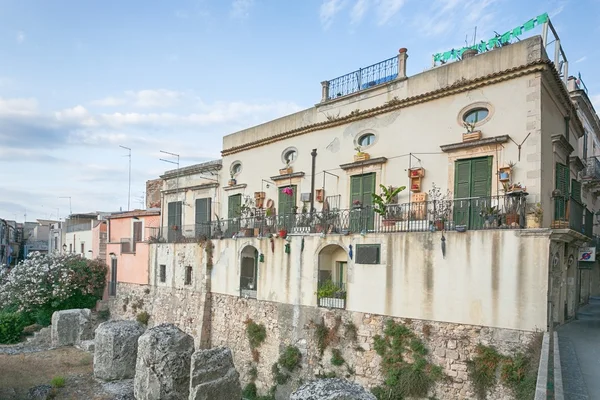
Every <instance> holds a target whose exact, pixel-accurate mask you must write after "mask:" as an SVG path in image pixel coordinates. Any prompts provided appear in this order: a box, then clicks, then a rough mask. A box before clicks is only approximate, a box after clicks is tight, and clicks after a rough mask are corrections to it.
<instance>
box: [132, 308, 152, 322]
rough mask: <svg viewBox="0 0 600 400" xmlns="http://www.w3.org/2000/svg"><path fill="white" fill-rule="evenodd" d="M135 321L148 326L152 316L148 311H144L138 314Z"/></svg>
mask: <svg viewBox="0 0 600 400" xmlns="http://www.w3.org/2000/svg"><path fill="white" fill-rule="evenodd" d="M135 319H136V320H137V322H139V323H140V324H142V325H148V321H150V314H148V313H147V312H146V311H142V312H141V313H138V315H137V316H136V317H135Z"/></svg>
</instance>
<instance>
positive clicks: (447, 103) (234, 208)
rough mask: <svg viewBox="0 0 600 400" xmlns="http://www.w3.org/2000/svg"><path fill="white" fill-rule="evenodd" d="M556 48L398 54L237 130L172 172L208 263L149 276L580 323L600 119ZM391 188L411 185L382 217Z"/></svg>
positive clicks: (239, 289)
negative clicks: (423, 59)
mask: <svg viewBox="0 0 600 400" xmlns="http://www.w3.org/2000/svg"><path fill="white" fill-rule="evenodd" d="M544 48H545V44H544V43H543V39H542V38H541V37H533V38H530V39H526V40H522V41H520V42H517V43H514V44H511V45H510V46H503V47H501V48H498V49H494V50H492V51H489V52H486V53H483V54H479V55H475V56H472V57H467V56H465V57H464V59H463V60H461V61H457V62H454V63H450V64H445V65H441V66H437V67H434V68H432V69H430V70H427V71H425V72H422V73H420V74H417V75H414V76H411V77H407V76H406V63H407V62H408V52H407V51H406V49H400V52H399V53H398V55H397V56H395V57H393V58H391V59H389V60H386V61H384V62H382V63H380V64H376V65H374V66H371V67H368V68H366V69H361V70H359V71H356V72H354V73H350V74H348V75H345V76H342V77H340V78H336V79H333V80H330V81H324V82H323V83H322V88H321V89H322V90H321V101H320V102H319V103H318V104H316V105H315V106H314V107H311V108H309V109H306V110H303V111H300V112H298V113H295V114H292V115H289V116H286V117H283V118H280V119H277V120H274V121H270V122H267V123H265V124H262V125H259V126H256V127H252V128H249V129H246V130H243V131H240V132H237V133H234V134H231V135H228V136H226V137H225V138H224V139H223V151H222V156H223V158H222V160H219V161H215V162H213V163H205V164H200V165H196V166H192V167H186V168H181V169H178V170H175V171H169V172H167V173H166V174H165V175H164V176H162V178H163V179H164V180H165V182H164V184H163V193H162V195H163V202H162V204H163V211H162V218H163V220H162V227H163V229H162V240H163V241H166V242H169V243H178V242H186V241H190V240H192V241H194V240H199V241H201V242H202V243H206V241H207V240H208V241H210V239H212V241H210V243H212V244H211V247H210V249H211V250H210V255H209V252H208V251H207V252H200V251H198V250H197V248H192V247H190V246H192V245H190V244H185V243H184V244H182V245H180V246H183V247H177V244H175V245H174V246H172V247H171V248H170V249H169V246H166V245H163V244H160V245H157V246H158V247H157V250H156V251H155V252H154V253H152V251H151V254H154V255H153V256H151V259H152V260H153V261H151V272H150V275H151V282H158V281H160V283H155V284H156V285H163V286H164V285H167V286H172V287H180V286H181V285H182V283H181V282H179V281H180V280H181V279H184V278H183V275H184V274H183V272H182V271H184V270H183V266H178V265H177V262H176V261H175V262H173V263H171V262H170V261H166V260H167V259H174V260H176V259H178V258H179V259H182V260H184V263H185V264H186V265H187V264H194V271H197V272H196V274H197V275H195V276H198V278H197V279H199V280H198V281H196V280H194V285H196V284H199V283H200V282H204V283H207V282H208V283H209V285H208V286H206V287H207V288H208V290H210V291H212V292H213V293H220V294H227V295H232V296H241V297H247V298H256V299H258V300H265V301H274V302H281V303H289V304H297V305H307V306H320V307H330V308H345V309H347V310H349V311H357V312H364V313H373V314H381V315H390V316H397V317H408V318H415V319H423V320H436V321H446V322H453V323H460V324H472V325H484V326H491V327H497V328H507V329H516V330H523V331H534V330H537V329H542V330H545V329H547V327H548V326H549V325H550V324H551V323H554V324H559V323H563V322H564V321H565V320H566V319H569V318H572V317H574V315H575V313H576V310H577V307H578V305H579V304H581V303H585V302H587V298H588V297H589V296H590V295H595V294H596V295H597V294H599V293H600V282H599V281H598V278H597V276H598V273H597V272H598V270H599V269H598V264H597V263H590V264H585V265H586V266H589V267H591V268H593V270H592V272H589V273H586V274H578V273H576V271H577V270H578V265H581V264H579V263H577V262H576V261H577V257H578V250H579V248H580V247H582V246H584V245H586V244H589V243H591V242H592V241H593V236H592V225H593V223H594V221H595V216H594V214H595V213H596V212H597V211H598V209H599V208H598V204H597V196H596V192H595V191H594V189H593V188H594V187H595V186H594V185H592V184H591V183H590V182H587V181H585V179H584V177H585V176H586V173H585V171H589V165H590V164H589V163H590V162H591V161H589V155H592V154H593V155H595V153H594V152H592V153H589V152H587V154H586V152H585V151H584V145H583V143H584V142H586V141H590V140H593V141H597V139H598V135H599V134H600V125H599V124H598V118H597V116H596V112H595V110H594V108H593V106H592V105H591V102H590V101H589V99H588V98H587V94H586V93H585V92H582V91H580V90H578V88H577V87H574V86H572V85H571V86H570V87H567V82H566V79H564V77H563V76H561V73H562V72H566V69H565V70H561V72H559V71H557V70H556V69H555V67H554V64H553V63H552V62H551V60H550V59H549V58H548V55H547V54H546V51H545V49H544ZM465 122H468V123H469V125H468V126H465ZM586 143H587V142H586ZM221 168H223V170H222V171H221ZM219 171H220V172H219ZM599 171H600V169H599ZM587 179H588V181H589V179H591V178H590V177H587ZM594 179H597V180H598V181H600V172H599V173H598V176H597V177H595V178H594ZM582 181H584V182H585V184H583V185H582ZM434 184H435V186H436V187H437V188H439V192H438V193H439V194H441V197H440V196H437V197H436V194H435V193H434V192H433V191H432V190H433V189H434ZM380 185H383V186H385V187H390V186H391V187H394V188H397V187H400V186H405V187H406V190H404V191H401V192H400V193H399V195H398V196H397V198H394V199H392V200H391V201H390V202H389V204H388V206H387V208H386V211H387V212H386V213H383V215H379V214H378V213H375V212H374V211H373V209H372V206H373V197H372V194H373V193H381V189H380ZM446 193H447V196H446ZM207 204H210V206H209V208H207ZM538 205H539V206H538ZM311 210H313V211H312V212H311ZM217 217H218V219H217ZM174 232H175V233H174ZM286 236H287V237H286ZM178 249H179V250H178ZM194 260H195V262H194ZM159 264H160V265H162V266H163V267H164V266H168V271H165V272H164V273H163V272H162V271H159V270H158V268H159ZM169 271H170V272H169ZM593 271H595V272H596V273H593ZM161 274H162V275H163V276H166V279H158V278H157V276H159V275H161ZM180 278H181V279H180ZM195 279H196V278H195Z"/></svg>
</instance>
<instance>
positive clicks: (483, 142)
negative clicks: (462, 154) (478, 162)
mask: <svg viewBox="0 0 600 400" xmlns="http://www.w3.org/2000/svg"><path fill="white" fill-rule="evenodd" d="M509 139H510V137H509V136H508V135H502V136H493V137H489V138H483V139H479V140H473V141H470V142H460V143H452V144H444V145H441V146H440V149H442V151H443V152H446V153H449V152H452V151H458V150H463V149H471V148H473V147H481V146H489V145H490V144H496V143H506V142H508V141H509Z"/></svg>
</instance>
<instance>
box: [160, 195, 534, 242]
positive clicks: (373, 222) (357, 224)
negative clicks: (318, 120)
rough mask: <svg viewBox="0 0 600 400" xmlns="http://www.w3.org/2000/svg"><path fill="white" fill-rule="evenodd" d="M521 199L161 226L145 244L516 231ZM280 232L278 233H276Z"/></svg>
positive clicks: (523, 208) (481, 199)
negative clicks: (277, 236)
mask: <svg viewBox="0 0 600 400" xmlns="http://www.w3.org/2000/svg"><path fill="white" fill-rule="evenodd" d="M525 213H526V203H525V196H522V195H518V194H515V195H502V196H489V197H476V198H466V199H454V200H443V201H427V202H420V203H405V204H395V205H389V206H387V209H386V210H385V213H384V214H383V215H380V214H378V213H376V212H375V210H374V209H373V208H372V207H370V206H364V207H354V208H352V209H346V210H340V209H333V210H329V211H319V212H313V213H310V212H303V213H292V214H283V215H281V214H279V215H271V216H264V215H260V216H254V217H245V218H233V219H224V220H223V219H220V220H218V221H211V222H207V223H202V224H195V225H181V226H180V225H177V226H167V227H162V229H161V230H160V232H159V231H157V230H155V231H154V232H153V234H152V238H151V239H150V241H151V242H168V243H185V242H197V241H202V240H206V239H208V238H216V239H221V238H232V237H253V236H254V237H265V236H268V235H270V234H277V233H285V234H286V235H287V234H290V235H304V234H351V233H361V234H362V233H392V232H426V231H435V230H480V229H521V228H524V227H525ZM282 231H284V232H282Z"/></svg>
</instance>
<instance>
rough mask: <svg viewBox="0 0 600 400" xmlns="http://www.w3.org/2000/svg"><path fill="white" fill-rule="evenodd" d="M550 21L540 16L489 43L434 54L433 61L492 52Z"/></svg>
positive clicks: (545, 15) (546, 16) (542, 15)
mask: <svg viewBox="0 0 600 400" xmlns="http://www.w3.org/2000/svg"><path fill="white" fill-rule="evenodd" d="M548 21H549V18H548V14H547V13H544V14H541V15H538V16H537V17H536V18H532V19H530V20H529V21H527V22H525V23H524V24H523V25H520V26H517V27H516V28H514V29H511V30H510V31H508V32H506V33H505V34H503V35H500V36H497V37H494V38H491V39H490V40H488V41H487V42H484V41H481V43H480V44H477V45H474V46H466V47H463V48H461V49H458V50H455V49H452V50H450V51H446V52H444V53H437V54H434V55H433V61H434V62H438V61H444V62H446V61H448V60H450V59H458V58H459V57H461V56H462V54H463V52H464V51H465V50H467V49H477V51H479V52H480V53H483V52H484V51H486V50H491V49H493V48H494V47H497V46H499V45H501V44H506V43H509V42H510V39H511V38H514V37H517V36H520V35H522V34H523V32H527V31H530V30H532V29H533V28H535V27H536V25H541V24H543V23H546V22H548Z"/></svg>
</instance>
